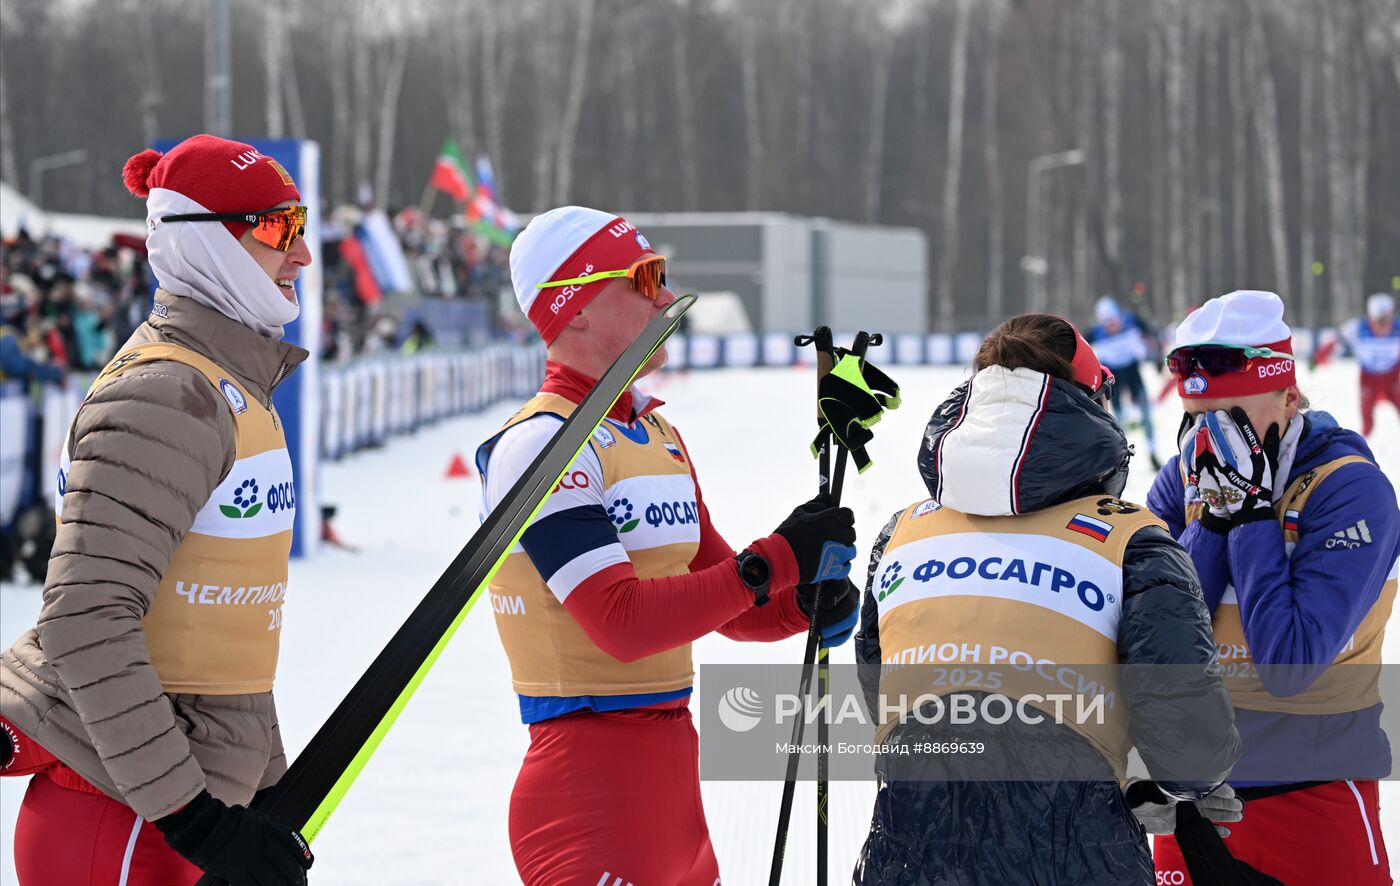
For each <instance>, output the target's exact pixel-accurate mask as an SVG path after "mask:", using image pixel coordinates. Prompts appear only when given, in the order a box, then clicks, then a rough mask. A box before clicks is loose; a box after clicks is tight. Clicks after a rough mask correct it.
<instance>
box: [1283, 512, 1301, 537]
mask: <svg viewBox="0 0 1400 886" xmlns="http://www.w3.org/2000/svg"><path fill="white" fill-rule="evenodd" d="M1283 531H1284V532H1297V531H1298V512H1297V511H1284V512H1283Z"/></svg>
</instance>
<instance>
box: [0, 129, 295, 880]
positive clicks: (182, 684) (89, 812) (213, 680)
mask: <svg viewBox="0 0 1400 886" xmlns="http://www.w3.org/2000/svg"><path fill="white" fill-rule="evenodd" d="M122 177H123V179H124V180H125V182H126V185H127V188H128V189H130V191H131V192H132V193H133V194H135V195H136V196H138V197H141V198H143V199H145V200H146V211H147V225H148V231H149V233H148V236H147V239H146V245H147V248H148V250H149V254H150V262H151V268H152V270H153V271H154V272H155V276H156V278H157V280H158V281H159V283H160V288H159V289H158V290H157V291H156V295H155V303H154V305H153V307H152V310H151V315H150V317H149V318H148V319H147V321H146V322H145V323H144V324H142V325H141V326H140V327H139V328H138V329H137V330H136V332H135V333H134V334H133V335H132V336H131V338H130V339H129V340H128V341H127V342H126V344H125V345H123V346H122V348H121V349H120V350H119V351H118V353H117V355H116V357H115V358H114V359H113V360H112V362H111V363H109V364H108V365H107V367H106V368H105V369H104V370H103V371H102V373H101V374H100V375H99V376H98V377H97V380H96V381H94V382H93V385H92V388H91V390H90V391H89V392H88V396H87V398H86V399H85V400H84V401H83V405H82V406H81V407H80V409H79V410H78V414H77V416H76V417H75V418H74V420H73V424H72V428H71V430H70V431H69V434H68V439H67V441H66V444H65V447H64V452H63V457H62V460H61V463H60V471H59V478H58V493H57V500H56V502H55V508H54V510H55V512H56V513H57V514H58V523H59V525H58V536H57V539H56V541H55V543H54V549H53V550H54V553H53V556H52V558H51V559H50V561H49V571H48V578H47V580H46V581H45V584H44V606H43V610H42V612H41V613H40V615H39V619H38V623H37V625H36V627H35V628H33V629H32V630H30V631H29V632H28V633H26V634H25V635H24V636H22V637H21V638H20V639H19V640H18V641H17V642H16V643H15V644H14V645H13V646H12V647H10V649H8V650H7V651H5V653H4V654H3V656H0V731H3V733H4V734H3V735H0V775H31V774H32V775H33V778H32V779H31V780H30V782H29V788H28V790H27V792H26V794H25V798H24V802H23V804H22V806H21V807H20V814H19V820H18V822H17V823H16V827H15V854H14V858H15V868H16V870H17V872H18V874H19V879H20V882H22V883H25V884H26V886H60V884H70V883H89V882H93V883H95V882H104V883H106V882H110V883H117V882H120V883H125V884H130V886H165V884H168V883H177V882H179V883H193V882H194V881H195V880H196V879H198V878H199V876H200V874H201V873H202V872H208V873H213V874H217V875H218V876H220V877H222V878H224V879H225V880H228V881H230V882H233V883H249V882H256V883H262V884H267V886H284V884H305V883H306V870H307V869H308V868H310V867H311V861H312V857H311V851H310V850H309V849H308V848H307V845H306V842H305V840H304V839H302V837H301V835H300V834H298V833H297V832H296V831H294V830H293V829H291V828H289V827H286V826H284V825H282V824H280V823H277V822H274V821H271V820H270V819H268V818H266V817H265V816H263V815H262V814H260V813H257V812H254V811H252V810H250V809H248V808H246V806H247V804H249V803H250V802H251V801H252V799H253V794H254V792H256V791H258V790H260V789H263V788H266V787H269V786H271V785H273V784H274V783H276V782H277V780H278V779H279V778H280V777H281V776H282V774H283V773H284V772H285V771H286V768H287V762H286V756H285V754H284V753H283V751H282V743H281V735H280V732H279V730H278V725H277V712H276V708H275V706H274V704H273V698H272V684H273V680H274V678H275V676H276V670H277V656H278V643H279V639H280V636H281V625H282V599H283V596H284V594H285V591H286V587H287V558H288V554H289V552H290V550H291V540H292V526H293V523H294V520H295V513H296V496H295V493H294V491H293V490H294V484H293V477H292V463H291V459H290V458H289V456H288V454H287V444H286V440H285V438H284V436H283V431H282V424H281V422H280V421H279V419H278V417H277V411H276V409H274V408H273V406H272V391H273V390H274V389H275V388H276V387H277V386H278V384H280V383H281V382H282V381H284V380H285V379H286V377H287V376H288V374H290V373H291V371H292V370H293V369H295V367H296V366H297V364H299V363H301V362H302V361H303V360H305V359H306V357H307V356H308V355H307V352H306V351H304V350H302V349H301V348H298V347H296V346H294V345H290V344H287V343H286V342H284V341H282V327H283V326H284V325H285V324H287V323H290V322H291V321H292V320H294V319H296V316H297V312H298V310H299V307H298V304H297V297H296V289H295V284H296V279H297V275H298V274H299V273H300V271H301V269H302V268H304V267H306V266H307V265H308V264H310V263H311V253H310V250H309V249H308V248H307V245H306V243H305V242H304V241H303V239H302V232H303V228H304V225H305V223H306V207H305V206H302V205H300V202H301V194H300V193H299V192H298V191H297V187H296V183H295V182H294V181H292V177H291V176H290V175H288V174H287V171H286V170H285V169H283V168H282V167H281V165H279V164H278V163H277V161H275V160H273V159H272V158H270V157H266V156H264V155H262V154H260V153H259V152H258V151H257V150H255V149H254V148H253V147H251V146H250V145H246V144H242V143H240V142H234V141H229V140H227V139H222V138H216V137H214V136H211V135H199V136H195V137H194V138H191V139H187V140H186V141H184V142H181V143H180V144H179V145H177V146H176V147H175V148H174V149H172V150H171V151H170V152H169V153H167V154H164V155H162V154H159V153H157V152H155V151H149V150H148V151H142V152H141V153H139V154H137V155H136V156H134V157H132V158H131V159H130V160H128V161H127V163H126V167H125V168H124V169H123V171H122Z"/></svg>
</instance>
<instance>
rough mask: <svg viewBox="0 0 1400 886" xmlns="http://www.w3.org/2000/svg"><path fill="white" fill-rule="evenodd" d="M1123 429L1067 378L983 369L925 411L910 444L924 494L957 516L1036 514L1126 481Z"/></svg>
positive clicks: (1109, 491) (1112, 491)
mask: <svg viewBox="0 0 1400 886" xmlns="http://www.w3.org/2000/svg"><path fill="white" fill-rule="evenodd" d="M1131 457H1132V449H1131V448H1130V447H1129V446H1128V441H1127V438H1125V437H1124V435H1123V429H1122V428H1120V427H1119V426H1118V423H1117V422H1116V421H1114V420H1113V416H1111V415H1110V414H1109V413H1108V412H1106V411H1105V410H1104V409H1102V408H1100V407H1099V405H1098V404H1097V403H1095V402H1094V401H1093V400H1091V399H1089V397H1088V396H1087V395H1086V394H1085V393H1084V392H1082V391H1081V390H1079V388H1077V387H1075V386H1074V385H1073V384H1071V383H1070V382H1067V381H1064V380H1062V379H1057V378H1052V377H1051V376H1048V375H1046V374H1045V373H1043V372H1036V371H1035V370H1033V369H1006V368H1005V367H1002V366H989V367H987V368H986V369H983V370H981V371H980V372H978V373H977V374H976V375H974V376H973V377H972V378H971V379H969V380H968V381H967V382H966V383H965V384H963V385H962V386H961V387H959V388H958V389H957V390H955V391H953V393H952V395H951V396H950V397H949V398H948V399H947V400H945V401H944V402H943V404H942V405H941V406H939V407H938V409H936V410H934V413H933V418H932V419H930V420H929V423H928V429H927V430H926V431H925V432H924V440H923V445H922V446H921V447H920V449H919V473H920V474H922V475H923V478H924V483H925V484H926V485H927V486H928V491H929V495H930V496H932V497H933V499H934V500H935V501H937V502H938V503H939V504H941V505H943V506H944V507H947V508H952V509H953V510H955V511H960V512H962V513H964V514H976V515H979V516H987V517H991V516H1006V515H1009V514H1025V513H1030V512H1031V511H1038V510H1042V509H1044V508H1048V507H1051V506H1053V505H1057V504H1061V503H1063V502H1066V501H1070V500H1072V499H1075V498H1080V497H1082V496H1085V495H1113V496H1117V495H1119V494H1120V493H1122V491H1123V486H1124V485H1125V484H1126V483H1127V480H1128V459H1129V458H1131Z"/></svg>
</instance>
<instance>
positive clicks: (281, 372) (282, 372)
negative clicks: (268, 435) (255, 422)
mask: <svg viewBox="0 0 1400 886" xmlns="http://www.w3.org/2000/svg"><path fill="white" fill-rule="evenodd" d="M286 374H287V363H286V361H285V360H284V361H282V365H281V366H278V367H277V374H276V375H274V376H273V377H272V384H270V385H268V386H267V400H266V402H265V403H263V405H264V406H265V407H267V413H268V415H271V416H272V428H273V430H277V431H280V430H282V423H281V422H280V421H278V420H277V410H276V409H274V408H273V407H272V392H273V391H275V390H277V386H278V385H280V384H281V383H282V379H283V377H284V376H286Z"/></svg>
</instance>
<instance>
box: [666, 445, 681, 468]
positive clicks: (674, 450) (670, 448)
mask: <svg viewBox="0 0 1400 886" xmlns="http://www.w3.org/2000/svg"><path fill="white" fill-rule="evenodd" d="M662 445H663V446H665V447H666V451H667V452H669V453H671V458H674V459H675V460H676V461H678V462H681V463H682V464H684V463H685V456H683V455H681V450H680V447H678V446H677V445H676V444H674V443H663V444H662Z"/></svg>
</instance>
